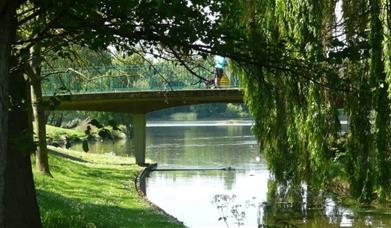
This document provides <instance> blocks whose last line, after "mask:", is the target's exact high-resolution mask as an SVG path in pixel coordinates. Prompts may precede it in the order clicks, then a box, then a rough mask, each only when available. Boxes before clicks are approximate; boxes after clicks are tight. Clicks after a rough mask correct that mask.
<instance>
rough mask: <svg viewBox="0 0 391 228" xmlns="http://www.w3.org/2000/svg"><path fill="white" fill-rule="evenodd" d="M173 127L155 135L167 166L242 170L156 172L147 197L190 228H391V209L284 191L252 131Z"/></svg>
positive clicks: (154, 155) (157, 155) (158, 156)
mask: <svg viewBox="0 0 391 228" xmlns="http://www.w3.org/2000/svg"><path fill="white" fill-rule="evenodd" d="M165 125H167V126H164V127H163V126H161V125H159V124H155V125H152V126H154V127H149V128H148V133H147V134H148V141H149V146H148V149H147V151H148V156H149V157H150V158H151V159H153V160H155V161H157V162H158V163H159V167H161V168H163V167H171V168H200V167H204V168H210V167H228V166H231V167H234V168H238V170H236V171H232V170H231V171H193V172H190V171H174V172H154V173H152V174H151V176H150V177H149V178H148V179H147V183H146V189H147V190H146V192H147V197H148V198H149V199H150V200H151V201H152V202H154V203H155V204H157V205H158V206H159V207H161V208H163V209H164V210H166V211H167V212H168V213H169V214H171V215H173V216H175V217H177V218H178V219H179V220H181V221H183V222H184V223H185V225H187V226H190V227H391V215H390V214H389V212H386V211H382V210H375V213H374V212H373V211H372V212H370V211H357V210H353V209H351V208H348V207H343V206H341V204H340V203H339V201H338V200H336V199H335V198H333V197H331V196H328V197H324V198H320V199H319V198H317V199H315V198H314V197H313V196H312V195H311V194H309V193H307V191H306V187H305V185H302V187H303V188H299V189H296V190H293V191H290V192H288V190H287V189H284V188H281V187H277V186H276V185H275V183H274V182H273V181H272V179H270V176H269V172H268V171H267V169H266V166H265V163H264V162H263V161H262V159H259V152H258V147H257V145H256V140H255V138H254V137H253V136H252V134H251V131H250V127H249V126H237V125H236V126H205V125H204V124H203V125H202V126H198V127H194V126H188V125H186V126H180V127H178V126H171V127H169V128H168V125H169V124H168V123H165ZM192 125H195V124H192ZM282 193H283V194H282Z"/></svg>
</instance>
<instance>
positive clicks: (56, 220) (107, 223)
mask: <svg viewBox="0 0 391 228" xmlns="http://www.w3.org/2000/svg"><path fill="white" fill-rule="evenodd" d="M102 190H103V189H102ZM37 196H38V201H39V205H40V211H41V218H42V223H43V225H44V227H183V225H181V224H176V223H175V222H174V221H169V220H168V219H167V217H165V216H163V215H160V214H157V212H156V211H153V210H152V209H132V208H122V207H118V206H112V205H102V204H92V203H87V202H83V201H81V200H79V199H73V198H67V197H64V196H62V195H60V194H56V193H52V192H48V191H45V190H38V191H37Z"/></svg>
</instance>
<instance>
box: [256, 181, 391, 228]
mask: <svg viewBox="0 0 391 228" xmlns="http://www.w3.org/2000/svg"><path fill="white" fill-rule="evenodd" d="M338 202H339V200H338V199H336V198H334V197H333V196H331V195H329V194H325V193H323V194H322V193H320V192H318V191H312V190H311V191H310V190H309V191H307V190H306V186H305V185H299V186H296V187H292V186H287V185H278V184H277V183H276V182H275V181H273V180H269V182H268V194H267V201H266V202H263V203H262V204H261V205H259V206H258V210H259V211H258V219H259V222H258V224H260V225H259V227H340V226H348V227H391V223H390V215H389V213H388V212H381V211H380V210H376V211H375V210H373V209H374V208H371V209H370V210H361V211H359V210H358V209H349V208H347V207H344V206H341V203H338Z"/></svg>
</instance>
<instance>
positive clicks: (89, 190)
mask: <svg viewBox="0 0 391 228" xmlns="http://www.w3.org/2000/svg"><path fill="white" fill-rule="evenodd" d="M60 152H63V151H60ZM78 153H79V154H78ZM71 155H72V156H75V155H78V156H77V157H79V158H82V159H84V160H89V161H93V162H94V163H81V162H76V161H72V160H70V159H67V158H63V157H59V156H54V155H50V157H49V160H50V164H51V172H52V174H53V176H54V178H53V179H52V178H49V177H46V176H42V175H39V174H38V173H36V172H34V179H35V185H36V189H37V196H38V202H39V206H40V210H41V218H42V222H43V224H44V227H183V225H181V224H177V223H175V222H174V221H172V220H171V219H170V218H167V217H166V216H164V215H161V214H159V212H157V211H156V210H154V209H152V208H151V206H149V204H148V203H147V202H145V200H144V199H142V197H140V196H139V195H138V193H137V191H136V189H135V187H134V180H135V178H136V176H137V175H138V173H139V171H140V168H139V167H138V166H136V165H134V164H129V165H118V164H119V163H121V164H124V163H127V162H131V161H130V160H129V159H128V158H125V159H113V160H111V162H107V159H110V158H109V157H107V159H104V156H105V155H101V156H98V157H95V156H94V155H84V154H83V153H80V152H75V151H73V152H71ZM104 160H106V161H105V164H102V162H103V161H104ZM33 170H35V168H34V167H33Z"/></svg>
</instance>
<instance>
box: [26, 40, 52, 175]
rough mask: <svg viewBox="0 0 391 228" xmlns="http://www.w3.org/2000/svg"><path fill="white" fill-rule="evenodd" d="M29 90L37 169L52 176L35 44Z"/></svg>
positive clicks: (39, 66) (38, 55) (39, 63)
mask: <svg viewBox="0 0 391 228" xmlns="http://www.w3.org/2000/svg"><path fill="white" fill-rule="evenodd" d="M30 55H31V61H30V64H29V67H30V72H29V77H30V82H31V85H30V91H31V105H32V122H33V130H34V134H35V138H36V139H37V141H38V144H37V149H36V151H35V154H36V160H35V161H36V165H37V169H38V170H39V171H40V172H42V173H43V174H45V175H48V176H52V175H51V174H50V170H49V160H48V151H47V144H46V119H45V111H44V109H43V107H42V87H41V53H40V47H38V46H37V45H35V46H34V47H32V48H31V52H30Z"/></svg>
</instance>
